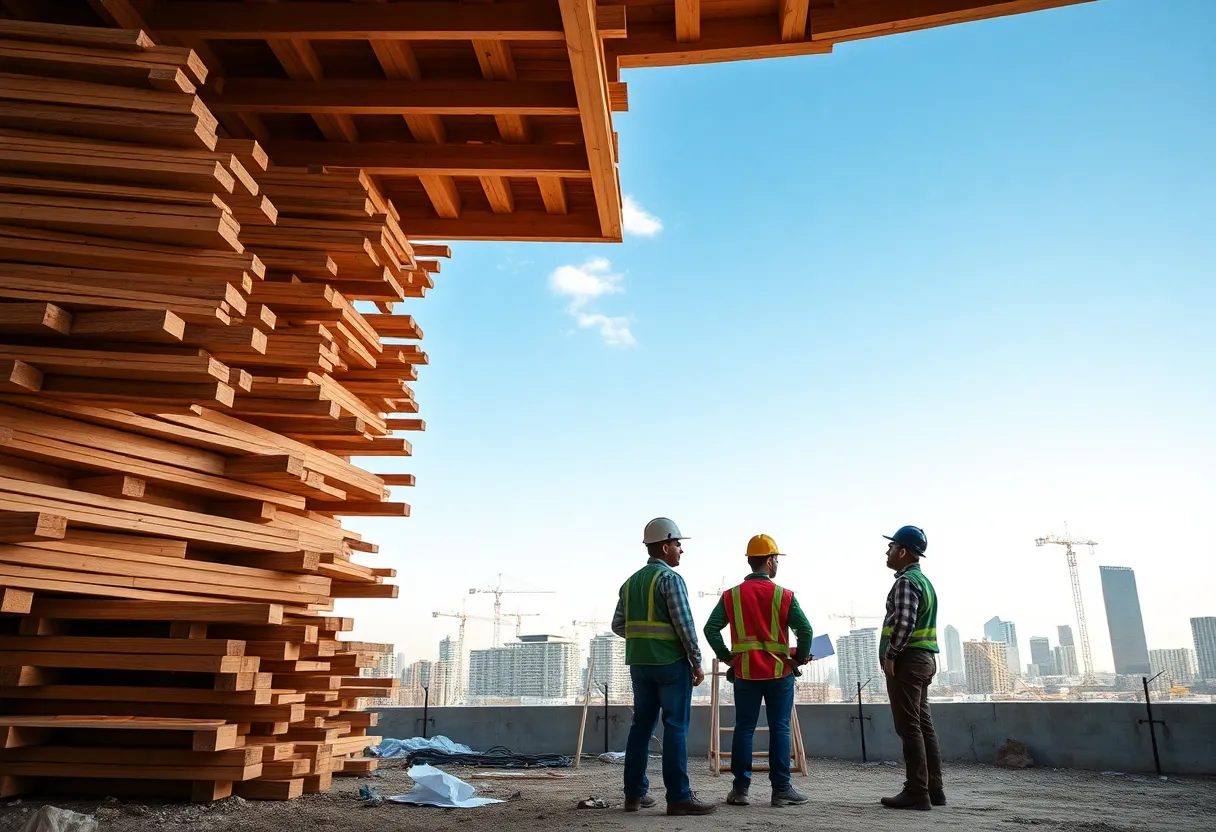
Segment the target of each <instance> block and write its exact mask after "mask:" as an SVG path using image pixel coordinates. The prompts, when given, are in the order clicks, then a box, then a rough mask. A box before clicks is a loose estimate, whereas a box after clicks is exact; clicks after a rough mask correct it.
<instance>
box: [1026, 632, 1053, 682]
mask: <svg viewBox="0 0 1216 832" xmlns="http://www.w3.org/2000/svg"><path fill="white" fill-rule="evenodd" d="M1030 664H1031V667H1033V668H1035V673H1033V674H1032V675H1033V676H1036V677H1037V676H1055V675H1056V660H1055V656H1054V655H1053V654H1052V651H1051V642H1049V641H1048V640H1047V639H1045V638H1044V637H1043V636H1031V637H1030Z"/></svg>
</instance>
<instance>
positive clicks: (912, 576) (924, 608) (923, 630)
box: [878, 566, 941, 660]
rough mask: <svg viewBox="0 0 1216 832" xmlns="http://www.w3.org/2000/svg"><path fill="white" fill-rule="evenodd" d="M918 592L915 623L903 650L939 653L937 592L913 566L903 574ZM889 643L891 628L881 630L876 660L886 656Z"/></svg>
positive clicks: (918, 569) (918, 568)
mask: <svg viewBox="0 0 1216 832" xmlns="http://www.w3.org/2000/svg"><path fill="white" fill-rule="evenodd" d="M903 577H905V578H907V579H908V580H909V581H911V582H912V585H913V586H915V587H916V588H917V589H918V590H920V606H919V607H917V609H916V623H915V624H914V625H913V629H912V635H911V636H909V638H908V643H907V645H906V646H905V648H904V649H916V650H928V651H929V652H930V653H940V652H941V651H940V650H939V649H938V647H937V592H936V591H935V590H934V589H933V584H931V583H929V579H928V578H926V577H925V573H924V572H921V571H920V567H919V566H913V567H912V568H910V569H909V570H908V571H907V572H905V573H904V574H903ZM890 643H891V628H890V627H883V628H882V638H881V639H879V641H878V658H879V660H882V659H884V658H886V656H887V647H888V645H890Z"/></svg>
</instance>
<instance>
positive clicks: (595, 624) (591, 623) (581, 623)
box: [572, 620, 610, 630]
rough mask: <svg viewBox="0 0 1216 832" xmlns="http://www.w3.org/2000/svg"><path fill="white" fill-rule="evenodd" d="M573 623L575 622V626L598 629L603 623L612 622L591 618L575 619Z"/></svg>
mask: <svg viewBox="0 0 1216 832" xmlns="http://www.w3.org/2000/svg"><path fill="white" fill-rule="evenodd" d="M572 623H573V624H574V626H575V627H590V628H591V629H593V630H596V629H599V627H600V626H601V625H603V624H608V623H610V622H608V621H597V620H591V621H578V620H575V621H574V622H572Z"/></svg>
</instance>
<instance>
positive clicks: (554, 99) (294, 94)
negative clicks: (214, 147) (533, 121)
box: [205, 5, 581, 116]
mask: <svg viewBox="0 0 1216 832" xmlns="http://www.w3.org/2000/svg"><path fill="white" fill-rule="evenodd" d="M351 8H359V6H357V5H352V6H351ZM485 8H490V7H485ZM205 98H206V102H207V105H208V106H209V107H210V108H211V109H212V110H213V111H215V112H217V113H241V112H256V113H346V114H348V115H406V114H417V115H499V114H514V115H537V116H571V115H578V112H579V102H580V100H581V99H579V98H577V97H576V92H575V88H574V87H573V86H571V85H570V84H568V83H566V82H563V81H511V82H495V81H397V80H385V81H380V80H368V81H351V80H324V81H295V80H283V79H279V78H228V79H225V81H224V83H223V87H222V91H220V92H216V93H209V94H206V95H205Z"/></svg>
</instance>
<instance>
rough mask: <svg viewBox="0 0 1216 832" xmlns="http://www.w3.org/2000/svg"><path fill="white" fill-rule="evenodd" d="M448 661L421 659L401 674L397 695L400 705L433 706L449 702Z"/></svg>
mask: <svg viewBox="0 0 1216 832" xmlns="http://www.w3.org/2000/svg"><path fill="white" fill-rule="evenodd" d="M447 678H448V672H447V662H442V661H440V662H432V661H428V660H426V659H421V660H419V661H416V662H414V663H413V664H411V665H409V666H408V667H407V668H406V669H405V672H404V673H402V674H401V690H400V692H399V693H398V695H397V702H396V704H398V705H412V706H416V707H422V706H423V705H430V706H431V707H432V708H434V707H437V706H439V705H443V704H446V703H447V700H448V694H447Z"/></svg>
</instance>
